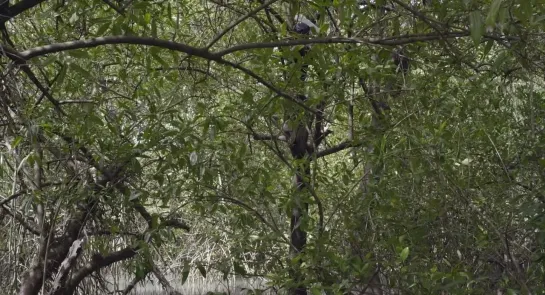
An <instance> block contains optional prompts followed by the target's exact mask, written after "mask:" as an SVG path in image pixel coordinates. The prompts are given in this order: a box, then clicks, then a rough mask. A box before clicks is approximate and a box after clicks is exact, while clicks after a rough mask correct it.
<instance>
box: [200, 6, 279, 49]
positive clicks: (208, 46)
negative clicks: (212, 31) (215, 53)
mask: <svg viewBox="0 0 545 295" xmlns="http://www.w3.org/2000/svg"><path fill="white" fill-rule="evenodd" d="M275 2H278V0H269V1H267V2H265V3H263V4H261V5H260V6H259V7H257V8H256V9H254V10H252V11H250V12H248V13H247V14H245V15H243V16H242V17H240V18H239V19H237V20H235V21H234V22H233V23H232V24H230V25H229V26H227V28H225V29H224V30H223V31H221V32H220V33H219V34H217V35H216V37H214V39H212V41H210V43H208V45H207V46H206V48H207V49H208V48H211V47H212V46H213V45H214V44H216V42H218V41H219V40H220V39H221V38H222V37H223V36H225V34H227V33H228V32H229V31H230V30H232V29H233V28H234V27H236V26H237V25H238V24H240V23H241V22H243V21H245V20H246V19H248V18H250V17H252V16H253V15H254V14H256V13H258V12H259V11H260V10H262V9H264V8H267V7H268V6H270V5H272V4H273V3H275Z"/></svg>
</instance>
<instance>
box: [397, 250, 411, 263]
mask: <svg viewBox="0 0 545 295" xmlns="http://www.w3.org/2000/svg"><path fill="white" fill-rule="evenodd" d="M407 257H409V247H405V249H403V250H402V251H401V254H399V258H401V261H403V262H405V260H407Z"/></svg>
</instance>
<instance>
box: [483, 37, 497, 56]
mask: <svg viewBox="0 0 545 295" xmlns="http://www.w3.org/2000/svg"><path fill="white" fill-rule="evenodd" d="M493 45H494V40H488V41H487V42H486V45H485V47H484V50H483V58H484V57H486V56H487V55H488V53H489V52H490V49H492V46H493Z"/></svg>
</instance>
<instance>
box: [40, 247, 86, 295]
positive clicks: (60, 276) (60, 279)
mask: <svg viewBox="0 0 545 295" xmlns="http://www.w3.org/2000/svg"><path fill="white" fill-rule="evenodd" d="M85 242H86V238H85V237H83V238H81V239H78V240H75V241H74V243H72V246H71V247H70V250H69V251H68V255H67V256H66V258H65V259H64V261H63V262H62V263H61V266H60V267H59V271H58V272H57V274H56V275H55V279H54V281H53V287H52V288H51V291H50V292H49V294H58V293H59V292H60V290H61V289H62V285H63V283H64V281H65V280H66V276H67V275H68V272H69V271H70V269H72V267H73V266H74V264H75V263H76V260H77V258H78V257H79V256H80V255H81V253H82V252H83V245H84V244H85Z"/></svg>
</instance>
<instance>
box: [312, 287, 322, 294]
mask: <svg viewBox="0 0 545 295" xmlns="http://www.w3.org/2000/svg"><path fill="white" fill-rule="evenodd" d="M310 293H312V295H322V290H320V288H318V287H317V286H313V287H312V288H310Z"/></svg>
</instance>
